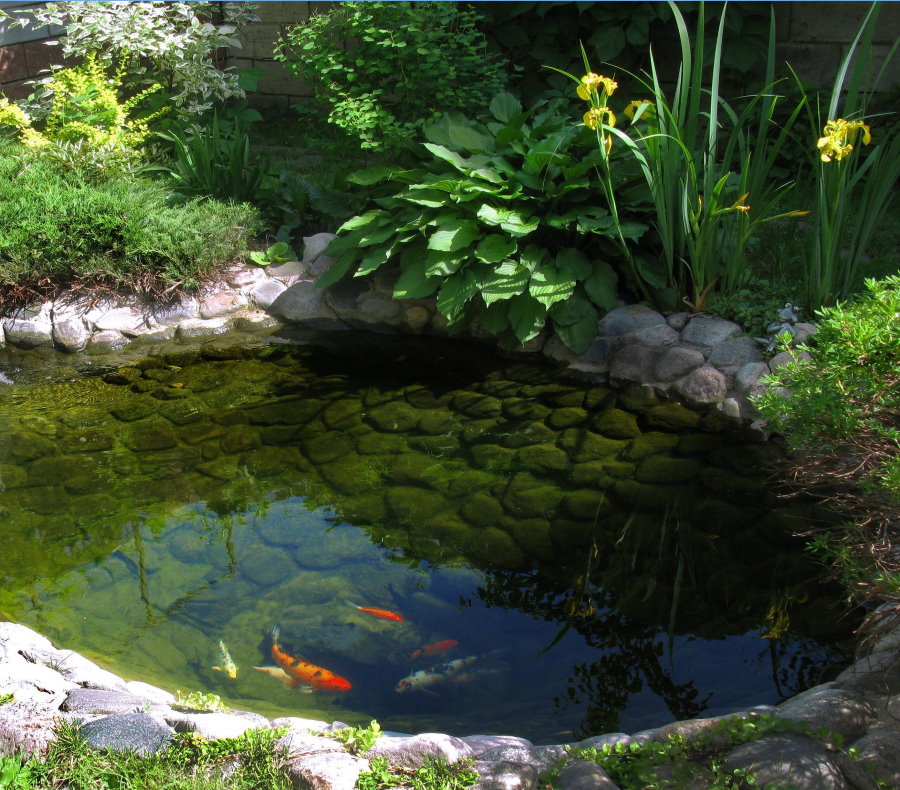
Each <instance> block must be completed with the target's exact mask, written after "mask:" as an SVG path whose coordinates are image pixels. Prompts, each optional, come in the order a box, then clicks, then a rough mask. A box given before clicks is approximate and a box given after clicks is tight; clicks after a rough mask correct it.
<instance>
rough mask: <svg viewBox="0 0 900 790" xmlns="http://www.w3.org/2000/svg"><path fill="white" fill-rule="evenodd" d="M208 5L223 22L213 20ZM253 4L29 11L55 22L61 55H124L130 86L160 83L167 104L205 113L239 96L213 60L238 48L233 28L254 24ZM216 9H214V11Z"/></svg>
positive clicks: (107, 58) (69, 5) (233, 78)
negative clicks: (223, 50)
mask: <svg viewBox="0 0 900 790" xmlns="http://www.w3.org/2000/svg"><path fill="white" fill-rule="evenodd" d="M214 5H215V6H220V7H221V11H222V13H223V16H224V22H223V24H219V25H215V24H213V23H212V22H210V21H209V20H210V19H211V18H212V15H213V11H214ZM255 7H256V5H255V4H254V3H244V2H239V3H216V4H213V3H211V2H206V0H200V1H198V2H171V3H170V2H162V1H161V0H152V2H143V3H130V2H122V1H121V0H115V1H114V2H106V3H83V2H72V0H65V1H64V2H56V3H47V5H46V7H38V8H34V9H33V10H31V11H30V12H29V13H31V14H32V15H33V17H34V19H35V20H36V22H38V23H39V24H42V25H59V26H63V27H65V29H66V35H65V36H64V37H63V38H62V39H61V40H60V41H59V42H56V41H53V42H48V43H52V44H57V43H59V44H61V46H62V54H63V56H64V57H65V58H82V57H85V56H86V55H87V54H88V53H91V52H96V53H98V56H99V59H100V60H101V62H103V63H107V64H109V63H114V62H118V61H119V60H120V59H122V58H124V59H125V62H126V66H127V78H128V79H129V80H130V81H131V82H132V84H135V83H138V84H139V83H142V82H143V83H148V82H149V83H154V82H158V83H160V84H162V85H163V86H164V88H165V93H166V97H167V102H168V103H169V104H171V105H174V106H175V107H176V108H177V109H178V112H179V114H182V115H184V116H186V117H190V116H193V115H196V114H198V113H202V112H205V111H206V110H208V109H210V108H211V107H212V106H213V103H214V102H215V101H223V100H225V99H230V98H234V97H243V95H244V91H243V89H242V87H241V85H240V81H239V77H238V75H237V74H235V73H233V72H228V71H222V70H220V69H218V68H217V67H216V65H215V62H214V60H215V57H216V52H217V50H218V49H220V48H221V47H237V48H240V46H241V42H240V41H239V40H238V39H237V38H236V37H235V32H236V31H237V28H238V26H239V25H241V24H244V23H246V22H250V21H255V20H256V19H257V17H256V16H255V15H254V14H253V13H252V11H253V9H254V8H255ZM216 10H218V9H216Z"/></svg>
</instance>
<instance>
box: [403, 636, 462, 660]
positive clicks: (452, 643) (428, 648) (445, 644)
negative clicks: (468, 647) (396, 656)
mask: <svg viewBox="0 0 900 790" xmlns="http://www.w3.org/2000/svg"><path fill="white" fill-rule="evenodd" d="M458 644H459V642H457V641H456V640H455V639H442V640H441V641H440V642H434V643H433V644H430V645H424V646H422V647H420V648H419V649H418V650H414V651H413V654H412V655H411V656H410V657H409V659H410V661H415V660H416V659H417V658H427V657H428V656H439V655H441V653H446V652H447V651H448V650H450V649H451V648H454V647H456V646H457V645H458Z"/></svg>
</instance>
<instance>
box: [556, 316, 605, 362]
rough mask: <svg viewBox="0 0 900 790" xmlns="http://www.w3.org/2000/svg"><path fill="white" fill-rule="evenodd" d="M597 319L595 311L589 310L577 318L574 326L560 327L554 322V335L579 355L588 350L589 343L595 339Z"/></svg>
mask: <svg viewBox="0 0 900 790" xmlns="http://www.w3.org/2000/svg"><path fill="white" fill-rule="evenodd" d="M598 320H599V317H598V315H597V312H596V311H595V310H593V309H592V310H590V311H589V312H587V313H585V314H584V315H583V316H582V317H581V318H579V319H578V320H577V321H576V322H575V323H574V324H568V325H566V326H561V325H559V324H557V323H555V322H554V328H555V329H556V334H557V335H559V339H560V340H562V342H563V343H565V344H566V345H567V346H568V347H569V348H571V349H572V351H574V352H575V353H576V354H581V353H582V352H584V351H587V349H588V348H590V345H591V343H593V342H594V339H595V338H596V337H597V322H598Z"/></svg>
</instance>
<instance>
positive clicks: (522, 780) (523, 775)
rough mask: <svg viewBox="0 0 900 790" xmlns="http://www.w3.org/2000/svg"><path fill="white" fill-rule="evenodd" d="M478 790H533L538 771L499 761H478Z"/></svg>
mask: <svg viewBox="0 0 900 790" xmlns="http://www.w3.org/2000/svg"><path fill="white" fill-rule="evenodd" d="M474 767H475V770H476V771H477V772H478V776H479V779H478V783H477V785H476V786H475V787H476V788H477V790H533V788H535V787H537V781H538V775H539V773H538V770H537V769H536V768H534V767H533V766H531V765H523V764H522V763H516V762H505V761H502V760H501V761H497V760H476V761H475V766H474Z"/></svg>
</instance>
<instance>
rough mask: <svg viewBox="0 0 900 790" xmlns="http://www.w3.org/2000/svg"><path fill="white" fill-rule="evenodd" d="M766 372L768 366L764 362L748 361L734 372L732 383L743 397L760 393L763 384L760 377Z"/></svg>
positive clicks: (766, 373) (767, 372) (763, 387)
mask: <svg viewBox="0 0 900 790" xmlns="http://www.w3.org/2000/svg"><path fill="white" fill-rule="evenodd" d="M768 374H769V366H768V365H767V364H766V363H765V362H748V363H747V364H746V365H744V366H743V367H742V368H740V369H739V370H738V372H737V373H735V376H734V384H735V386H736V387H737V389H738V391H739V392H740V393H741V395H744V396H745V397H749V396H751V395H761V394H762V393H763V392H764V391H765V386H764V385H763V384H762V383H761V382H760V379H761V378H762V377H763V376H767V375H768Z"/></svg>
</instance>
